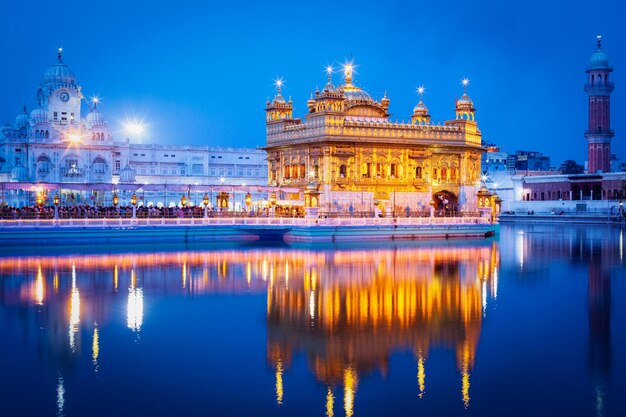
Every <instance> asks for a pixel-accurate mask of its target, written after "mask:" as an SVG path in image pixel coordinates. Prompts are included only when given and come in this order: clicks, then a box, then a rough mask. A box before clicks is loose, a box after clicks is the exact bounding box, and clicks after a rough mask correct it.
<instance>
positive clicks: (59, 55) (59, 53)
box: [57, 46, 63, 62]
mask: <svg viewBox="0 0 626 417" xmlns="http://www.w3.org/2000/svg"><path fill="white" fill-rule="evenodd" d="M57 56H58V58H59V61H61V62H63V48H61V47H60V46H59V49H58V51H57Z"/></svg>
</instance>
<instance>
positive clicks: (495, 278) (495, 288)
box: [493, 267, 498, 300]
mask: <svg viewBox="0 0 626 417" xmlns="http://www.w3.org/2000/svg"><path fill="white" fill-rule="evenodd" d="M493 299H494V300H497V299H498V267H494V268H493Z"/></svg>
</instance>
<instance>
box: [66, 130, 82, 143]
mask: <svg viewBox="0 0 626 417" xmlns="http://www.w3.org/2000/svg"><path fill="white" fill-rule="evenodd" d="M67 137H68V138H69V140H70V142H74V143H77V142H80V134H78V133H76V132H71V133H70V134H69V135H68V136H67Z"/></svg>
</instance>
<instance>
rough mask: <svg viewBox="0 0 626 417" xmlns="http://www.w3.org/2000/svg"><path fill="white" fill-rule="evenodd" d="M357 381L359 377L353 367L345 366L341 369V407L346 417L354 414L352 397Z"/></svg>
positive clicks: (354, 394) (354, 393)
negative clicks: (345, 367)
mask: <svg viewBox="0 0 626 417" xmlns="http://www.w3.org/2000/svg"><path fill="white" fill-rule="evenodd" d="M358 382H359V378H358V377H357V374H356V372H355V371H354V369H352V368H347V369H345V370H344V371H343V408H344V410H345V411H346V417H352V415H353V414H354V397H355V396H356V388H357V384H358Z"/></svg>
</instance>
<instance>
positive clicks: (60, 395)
mask: <svg viewBox="0 0 626 417" xmlns="http://www.w3.org/2000/svg"><path fill="white" fill-rule="evenodd" d="M59 49H61V48H59ZM64 408H65V384H64V382H63V377H62V376H60V375H59V378H58V379H57V416H58V417H61V416H63V409H64Z"/></svg>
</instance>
